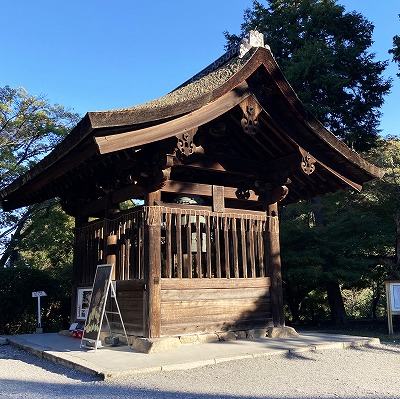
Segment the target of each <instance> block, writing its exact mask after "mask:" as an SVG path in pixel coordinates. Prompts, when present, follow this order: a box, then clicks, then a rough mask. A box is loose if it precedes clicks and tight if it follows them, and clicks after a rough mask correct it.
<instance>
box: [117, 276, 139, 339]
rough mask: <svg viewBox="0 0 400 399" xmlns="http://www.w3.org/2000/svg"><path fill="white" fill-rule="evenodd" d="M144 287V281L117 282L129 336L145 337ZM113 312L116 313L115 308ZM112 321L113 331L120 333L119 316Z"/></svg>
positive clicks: (118, 294) (121, 309)
mask: <svg viewBox="0 0 400 399" xmlns="http://www.w3.org/2000/svg"><path fill="white" fill-rule="evenodd" d="M143 287H144V280H124V281H121V280H117V300H118V305H119V308H120V311H121V316H122V320H123V321H124V325H125V329H126V332H127V334H131V335H138V336H141V335H143ZM112 302H113V301H112ZM112 305H114V303H112ZM112 310H113V311H116V309H115V308H114V307H113V308H112ZM111 321H112V325H113V329H115V330H116V331H120V329H119V328H118V326H119V321H120V320H119V317H118V315H115V316H114V315H113V316H112V319H111ZM120 332H122V329H121V331H120Z"/></svg>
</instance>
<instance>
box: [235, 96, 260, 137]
mask: <svg viewBox="0 0 400 399" xmlns="http://www.w3.org/2000/svg"><path fill="white" fill-rule="evenodd" d="M240 108H241V109H242V111H243V117H242V119H241V121H240V123H241V125H242V128H243V131H244V132H245V133H247V134H250V135H252V136H254V135H256V134H257V133H258V132H259V131H260V124H259V122H258V115H259V114H260V112H261V110H262V108H261V106H260V104H259V103H258V102H257V101H256V100H255V98H254V97H253V96H250V97H248V98H246V99H245V100H244V101H242V102H241V103H240Z"/></svg>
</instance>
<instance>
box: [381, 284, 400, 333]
mask: <svg viewBox="0 0 400 399" xmlns="http://www.w3.org/2000/svg"><path fill="white" fill-rule="evenodd" d="M385 285H386V304H387V315H388V329H389V334H393V316H395V315H400V280H386V284H385Z"/></svg>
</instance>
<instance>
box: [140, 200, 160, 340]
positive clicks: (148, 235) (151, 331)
mask: <svg viewBox="0 0 400 399" xmlns="http://www.w3.org/2000/svg"><path fill="white" fill-rule="evenodd" d="M145 213H146V217H145V225H144V251H145V252H144V255H145V262H144V266H145V268H144V276H145V279H144V280H145V284H146V291H145V303H144V319H145V324H144V336H145V337H146V338H158V337H160V335H161V213H160V209H159V207H153V206H149V207H146V209H145Z"/></svg>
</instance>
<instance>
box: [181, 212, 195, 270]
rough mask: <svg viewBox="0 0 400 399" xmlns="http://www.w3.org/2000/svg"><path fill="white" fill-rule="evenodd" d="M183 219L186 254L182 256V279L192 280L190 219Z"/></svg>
mask: <svg viewBox="0 0 400 399" xmlns="http://www.w3.org/2000/svg"><path fill="white" fill-rule="evenodd" d="M183 217H184V218H185V229H186V253H185V254H184V255H183V267H184V270H183V277H189V278H192V277H193V273H192V221H191V218H192V217H191V216H189V215H186V216H183Z"/></svg>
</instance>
